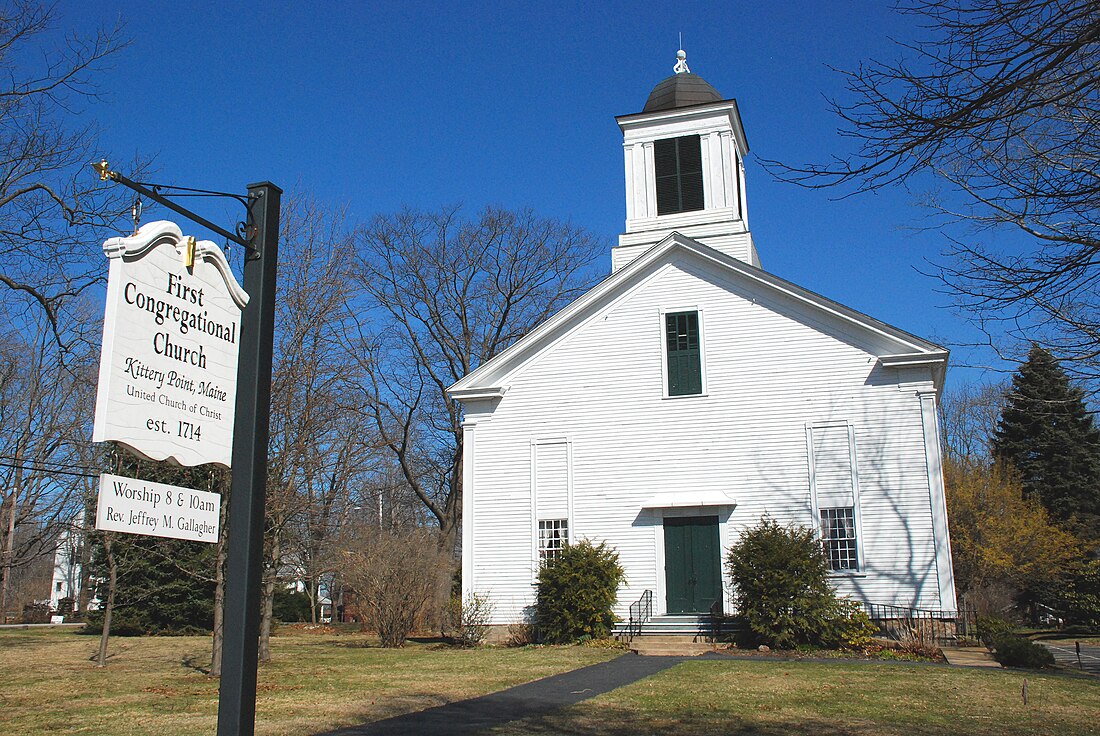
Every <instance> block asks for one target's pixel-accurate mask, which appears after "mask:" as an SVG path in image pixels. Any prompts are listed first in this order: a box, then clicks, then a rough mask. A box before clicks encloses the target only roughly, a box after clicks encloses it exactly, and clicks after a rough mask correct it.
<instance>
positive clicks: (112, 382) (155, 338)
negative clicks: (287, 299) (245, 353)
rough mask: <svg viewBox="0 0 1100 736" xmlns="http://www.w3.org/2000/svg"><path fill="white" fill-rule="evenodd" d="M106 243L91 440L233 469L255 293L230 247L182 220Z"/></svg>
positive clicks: (163, 457) (164, 457)
mask: <svg viewBox="0 0 1100 736" xmlns="http://www.w3.org/2000/svg"><path fill="white" fill-rule="evenodd" d="M103 250H104V251H105V252H106V254H107V257H108V258H109V259H110V270H109V272H108V280H107V311H106V316H105V318H104V322H103V353H102V355H101V356H100V363H99V389H98V393H97V394H96V408H95V427H94V429H93V432H92V439H93V440H94V441H96V442H104V441H107V440H115V441H117V442H120V443H122V444H124V445H126V446H127V447H129V448H130V449H132V450H133V451H135V452H136V453H138V454H139V455H141V456H143V457H147V458H150V459H153V460H171V461H173V462H175V463H178V464H180V465H186V466H192V465H202V464H204V463H215V464H217V465H220V466H222V467H226V468H228V467H229V465H230V460H231V456H232V452H233V413H234V406H235V404H236V398H237V358H238V355H239V353H240V350H239V341H240V331H241V310H242V309H243V308H244V305H245V304H246V303H247V302H248V295H247V294H246V293H245V291H244V289H242V288H241V287H240V285H239V284H238V283H237V280H236V278H235V277H234V276H233V272H232V271H231V270H230V268H229V263H228V262H227V261H226V260H225V255H224V254H223V253H222V251H221V248H219V247H218V246H216V245H215V244H214V243H212V242H210V241H208V240H204V241H199V242H197V243H196V242H195V240H194V238H184V237H183V234H182V233H181V232H180V229H179V228H178V227H177V226H176V225H175V223H171V222H166V221H161V222H151V223H149V224H147V225H144V226H143V227H142V228H141V229H140V230H138V232H137V233H136V234H134V235H132V236H130V237H126V238H112V239H111V240H108V241H107V242H106V243H104V244H103ZM188 251H192V252H193V261H192V265H190V266H188V265H186V263H187V262H188V260H189V257H188V256H189V253H188Z"/></svg>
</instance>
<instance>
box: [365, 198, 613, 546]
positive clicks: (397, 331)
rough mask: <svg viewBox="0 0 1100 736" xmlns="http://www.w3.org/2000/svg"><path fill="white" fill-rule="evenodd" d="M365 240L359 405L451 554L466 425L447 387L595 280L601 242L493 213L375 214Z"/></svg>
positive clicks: (522, 215)
mask: <svg viewBox="0 0 1100 736" xmlns="http://www.w3.org/2000/svg"><path fill="white" fill-rule="evenodd" d="M358 242H359V248H358V253H359V271H358V280H359V284H360V286H361V288H362V295H361V298H360V300H359V301H358V302H356V306H357V307H358V309H357V310H356V313H355V317H356V319H357V324H356V332H355V334H354V336H353V344H354V345H353V346H354V348H355V355H356V358H357V361H358V364H359V367H360V369H361V370H362V371H363V374H364V379H363V382H362V383H361V384H359V385H358V386H357V387H356V388H357V390H358V392H359V401H360V405H361V407H362V409H363V411H364V412H365V413H366V415H367V416H369V417H370V419H371V420H372V422H373V423H374V425H375V430H376V432H377V434H378V437H379V441H380V443H381V446H382V447H384V448H385V449H386V450H387V451H388V452H389V453H391V454H392V457H393V458H394V460H395V461H396V463H397V464H398V466H399V467H400V469H401V473H402V475H403V477H404V480H405V482H406V483H407V484H408V486H409V488H410V489H411V490H412V492H413V493H415V495H416V497H417V498H418V499H419V500H420V502H421V503H422V504H423V505H424V507H425V508H426V509H427V511H428V512H429V513H430V514H431V515H432V517H434V521H435V523H437V524H438V525H439V528H440V531H441V532H442V534H441V536H440V539H441V543H442V544H443V545H444V546H448V547H449V548H450V549H454V546H455V544H456V542H457V534H458V530H459V525H460V523H461V509H462V503H461V499H462V427H461V417H460V409H459V406H458V405H457V404H456V403H455V402H453V401H451V400H450V399H449V398H448V397H447V394H446V389H447V387H448V386H450V385H451V384H453V383H454V382H455V381H457V380H458V379H460V378H462V377H463V376H464V375H466V374H467V373H469V372H470V371H472V370H474V369H475V368H477V367H478V366H479V365H481V364H482V363H483V362H485V361H487V360H489V359H490V358H492V357H493V356H495V355H497V354H498V353H499V352H500V351H502V350H503V349H504V348H506V347H508V346H509V345H511V344H512V343H513V342H515V341H516V340H517V339H519V338H520V337H522V336H523V335H524V334H526V333H527V332H528V331H530V330H531V329H532V328H534V327H535V326H536V325H538V324H539V323H541V322H542V321H544V320H545V319H546V318H548V317H549V316H550V315H552V314H554V313H555V312H557V311H558V310H559V309H561V308H562V307H563V306H565V305H566V304H567V303H568V302H569V301H571V300H572V299H573V298H574V297H576V296H577V295H579V294H580V293H581V292H582V291H583V290H584V289H585V288H586V287H587V286H589V285H590V284H591V282H592V280H593V270H592V268H591V266H592V264H593V262H594V261H595V259H596V257H597V255H598V254H599V253H600V252H601V249H599V248H598V243H597V242H596V241H595V239H594V238H593V237H592V236H590V235H589V234H587V233H585V232H584V231H582V230H580V229H578V228H575V227H573V226H571V225H569V224H568V223H564V222H560V221H556V220H550V219H545V218H541V217H538V216H536V215H535V214H534V213H532V212H531V211H529V210H521V211H515V212H512V211H507V210H500V209H492V208H490V209H487V210H485V211H484V212H483V213H482V214H481V215H480V217H478V218H477V219H473V220H468V219H465V218H463V217H462V216H461V214H460V213H459V211H458V209H457V208H448V209H443V210H441V211H439V212H433V213H427V212H417V211H404V212H401V213H400V214H397V215H390V216H384V215H383V216H378V217H376V218H375V219H374V221H373V222H372V223H371V225H370V226H369V227H366V228H365V229H364V230H363V231H362V232H361V233H360V236H359V241H358Z"/></svg>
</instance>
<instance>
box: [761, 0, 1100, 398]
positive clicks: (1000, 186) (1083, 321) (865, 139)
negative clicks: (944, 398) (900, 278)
mask: <svg viewBox="0 0 1100 736" xmlns="http://www.w3.org/2000/svg"><path fill="white" fill-rule="evenodd" d="M899 10H900V11H901V12H902V13H906V14H913V15H916V16H918V17H919V19H920V20H921V21H923V27H924V29H925V32H926V33H927V34H928V37H927V38H923V39H920V40H919V41H914V42H912V43H902V44H900V45H901V52H902V54H903V57H902V60H900V61H897V62H893V63H883V62H879V61H870V62H867V63H866V64H863V65H861V66H860V67H859V68H857V69H856V70H854V71H849V72H845V73H844V74H845V77H846V80H847V87H848V90H847V94H846V95H845V97H844V98H843V100H842V101H838V102H834V103H833V104H832V108H833V110H834V112H835V113H836V114H837V115H838V116H839V117H840V119H841V121H842V128H841V135H843V136H846V137H848V138H850V139H852V140H854V141H855V143H856V146H857V148H856V150H855V152H854V153H853V154H851V155H850V156H847V157H839V158H834V159H833V160H832V161H830V162H828V163H824V164H808V165H802V166H790V165H783V164H779V163H778V162H775V161H770V162H767V165H769V167H770V168H771V170H772V171H773V172H774V173H776V174H777V175H778V176H779V177H780V178H782V179H785V180H787V181H793V182H797V183H799V184H802V185H804V186H809V187H833V186H841V187H847V188H849V190H850V191H854V192H863V191H869V190H875V189H879V188H882V187H886V186H890V185H895V184H903V185H907V186H914V185H919V184H920V183H922V182H927V181H928V180H925V179H922V176H923V175H925V174H926V173H929V172H930V173H932V174H934V176H935V181H937V182H938V183H940V184H946V185H947V192H946V195H945V196H936V197H933V198H932V199H931V200H930V203H931V204H932V205H933V207H935V208H936V209H937V210H938V211H939V212H940V213H941V214H942V215H944V216H945V222H944V223H943V224H944V225H946V226H948V227H949V228H950V226H951V225H952V224H961V225H964V226H965V227H963V228H961V229H959V230H958V231H955V230H951V233H952V234H951V241H950V242H951V245H950V246H949V248H948V252H947V255H948V256H949V260H948V262H947V263H946V265H943V266H942V267H941V268H940V271H939V276H940V277H941V278H942V279H943V280H944V282H945V283H946V284H947V285H948V286H950V288H951V289H952V290H953V292H954V293H955V295H956V296H957V299H958V304H959V306H961V307H962V308H964V309H965V310H968V311H969V313H970V314H971V315H972V317H973V318H974V320H975V322H976V323H977V324H978V325H979V326H981V327H982V328H983V329H986V330H987V332H989V333H991V334H992V335H1000V334H1004V335H1007V336H1008V337H1010V338H1017V339H1018V340H1020V341H1021V342H1022V344H1023V351H1024V352H1026V349H1027V346H1028V345H1029V343H1030V341H1031V340H1033V339H1040V338H1041V339H1042V341H1043V342H1044V343H1045V345H1046V346H1048V347H1049V348H1050V350H1051V351H1052V352H1054V353H1055V354H1057V355H1059V356H1061V357H1063V358H1064V359H1065V360H1067V361H1070V363H1069V364H1068V366H1070V367H1072V368H1073V369H1074V370H1075V371H1076V372H1077V373H1078V375H1080V376H1091V377H1097V376H1100V207H1098V205H1100V173H1098V172H1097V166H1096V163H1097V160H1098V159H1100V132H1098V131H1100V5H1098V4H1097V3H1095V2H1088V1H1079V0H909V1H908V2H903V3H902V4H901V6H900V7H899ZM1006 234H1007V235H1009V236H1010V237H1008V238H1006V237H1005V236H1006ZM1018 236H1022V242H1023V243H1024V246H1023V248H1017V247H1016V245H1015V244H1016V242H1017V241H1018V240H1019V237H1018ZM995 238H996V239H998V240H1000V241H1002V242H1001V243H999V244H998V246H990V245H988V244H983V243H982V240H983V239H986V240H993V239H995ZM1006 239H1007V240H1008V243H1004V242H1003V241H1005V240H1006Z"/></svg>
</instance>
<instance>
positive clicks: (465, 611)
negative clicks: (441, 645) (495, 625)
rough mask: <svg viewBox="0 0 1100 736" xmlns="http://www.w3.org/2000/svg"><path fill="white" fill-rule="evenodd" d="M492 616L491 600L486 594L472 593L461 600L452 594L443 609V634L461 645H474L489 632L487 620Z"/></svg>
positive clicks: (482, 639)
mask: <svg viewBox="0 0 1100 736" xmlns="http://www.w3.org/2000/svg"><path fill="white" fill-rule="evenodd" d="M492 617H493V602H492V601H491V600H490V599H489V597H488V596H484V595H481V594H479V593H474V594H473V595H471V596H470V599H469V600H467V601H465V602H463V600H462V596H460V595H452V596H451V600H450V601H449V602H448V603H447V606H446V609H445V610H444V616H443V620H444V631H443V636H445V637H447V638H449V639H450V640H451V641H453V642H454V643H455V644H458V645H459V646H463V647H476V646H477V645H478V644H480V643H481V642H483V641H485V637H486V636H488V634H489V621H490V619H492Z"/></svg>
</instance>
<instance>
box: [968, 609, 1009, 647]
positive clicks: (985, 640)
mask: <svg viewBox="0 0 1100 736" xmlns="http://www.w3.org/2000/svg"><path fill="white" fill-rule="evenodd" d="M977 623H978V638H979V639H980V640H981V642H982V644H985V645H986V646H987V647H992V646H994V642H995V641H996V640H997V639H1000V638H1001V637H1004V636H1011V635H1012V632H1013V631H1015V630H1016V624H1014V623H1012V622H1011V621H1007V620H1005V619H1003V618H999V617H997V616H978V621H977Z"/></svg>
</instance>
